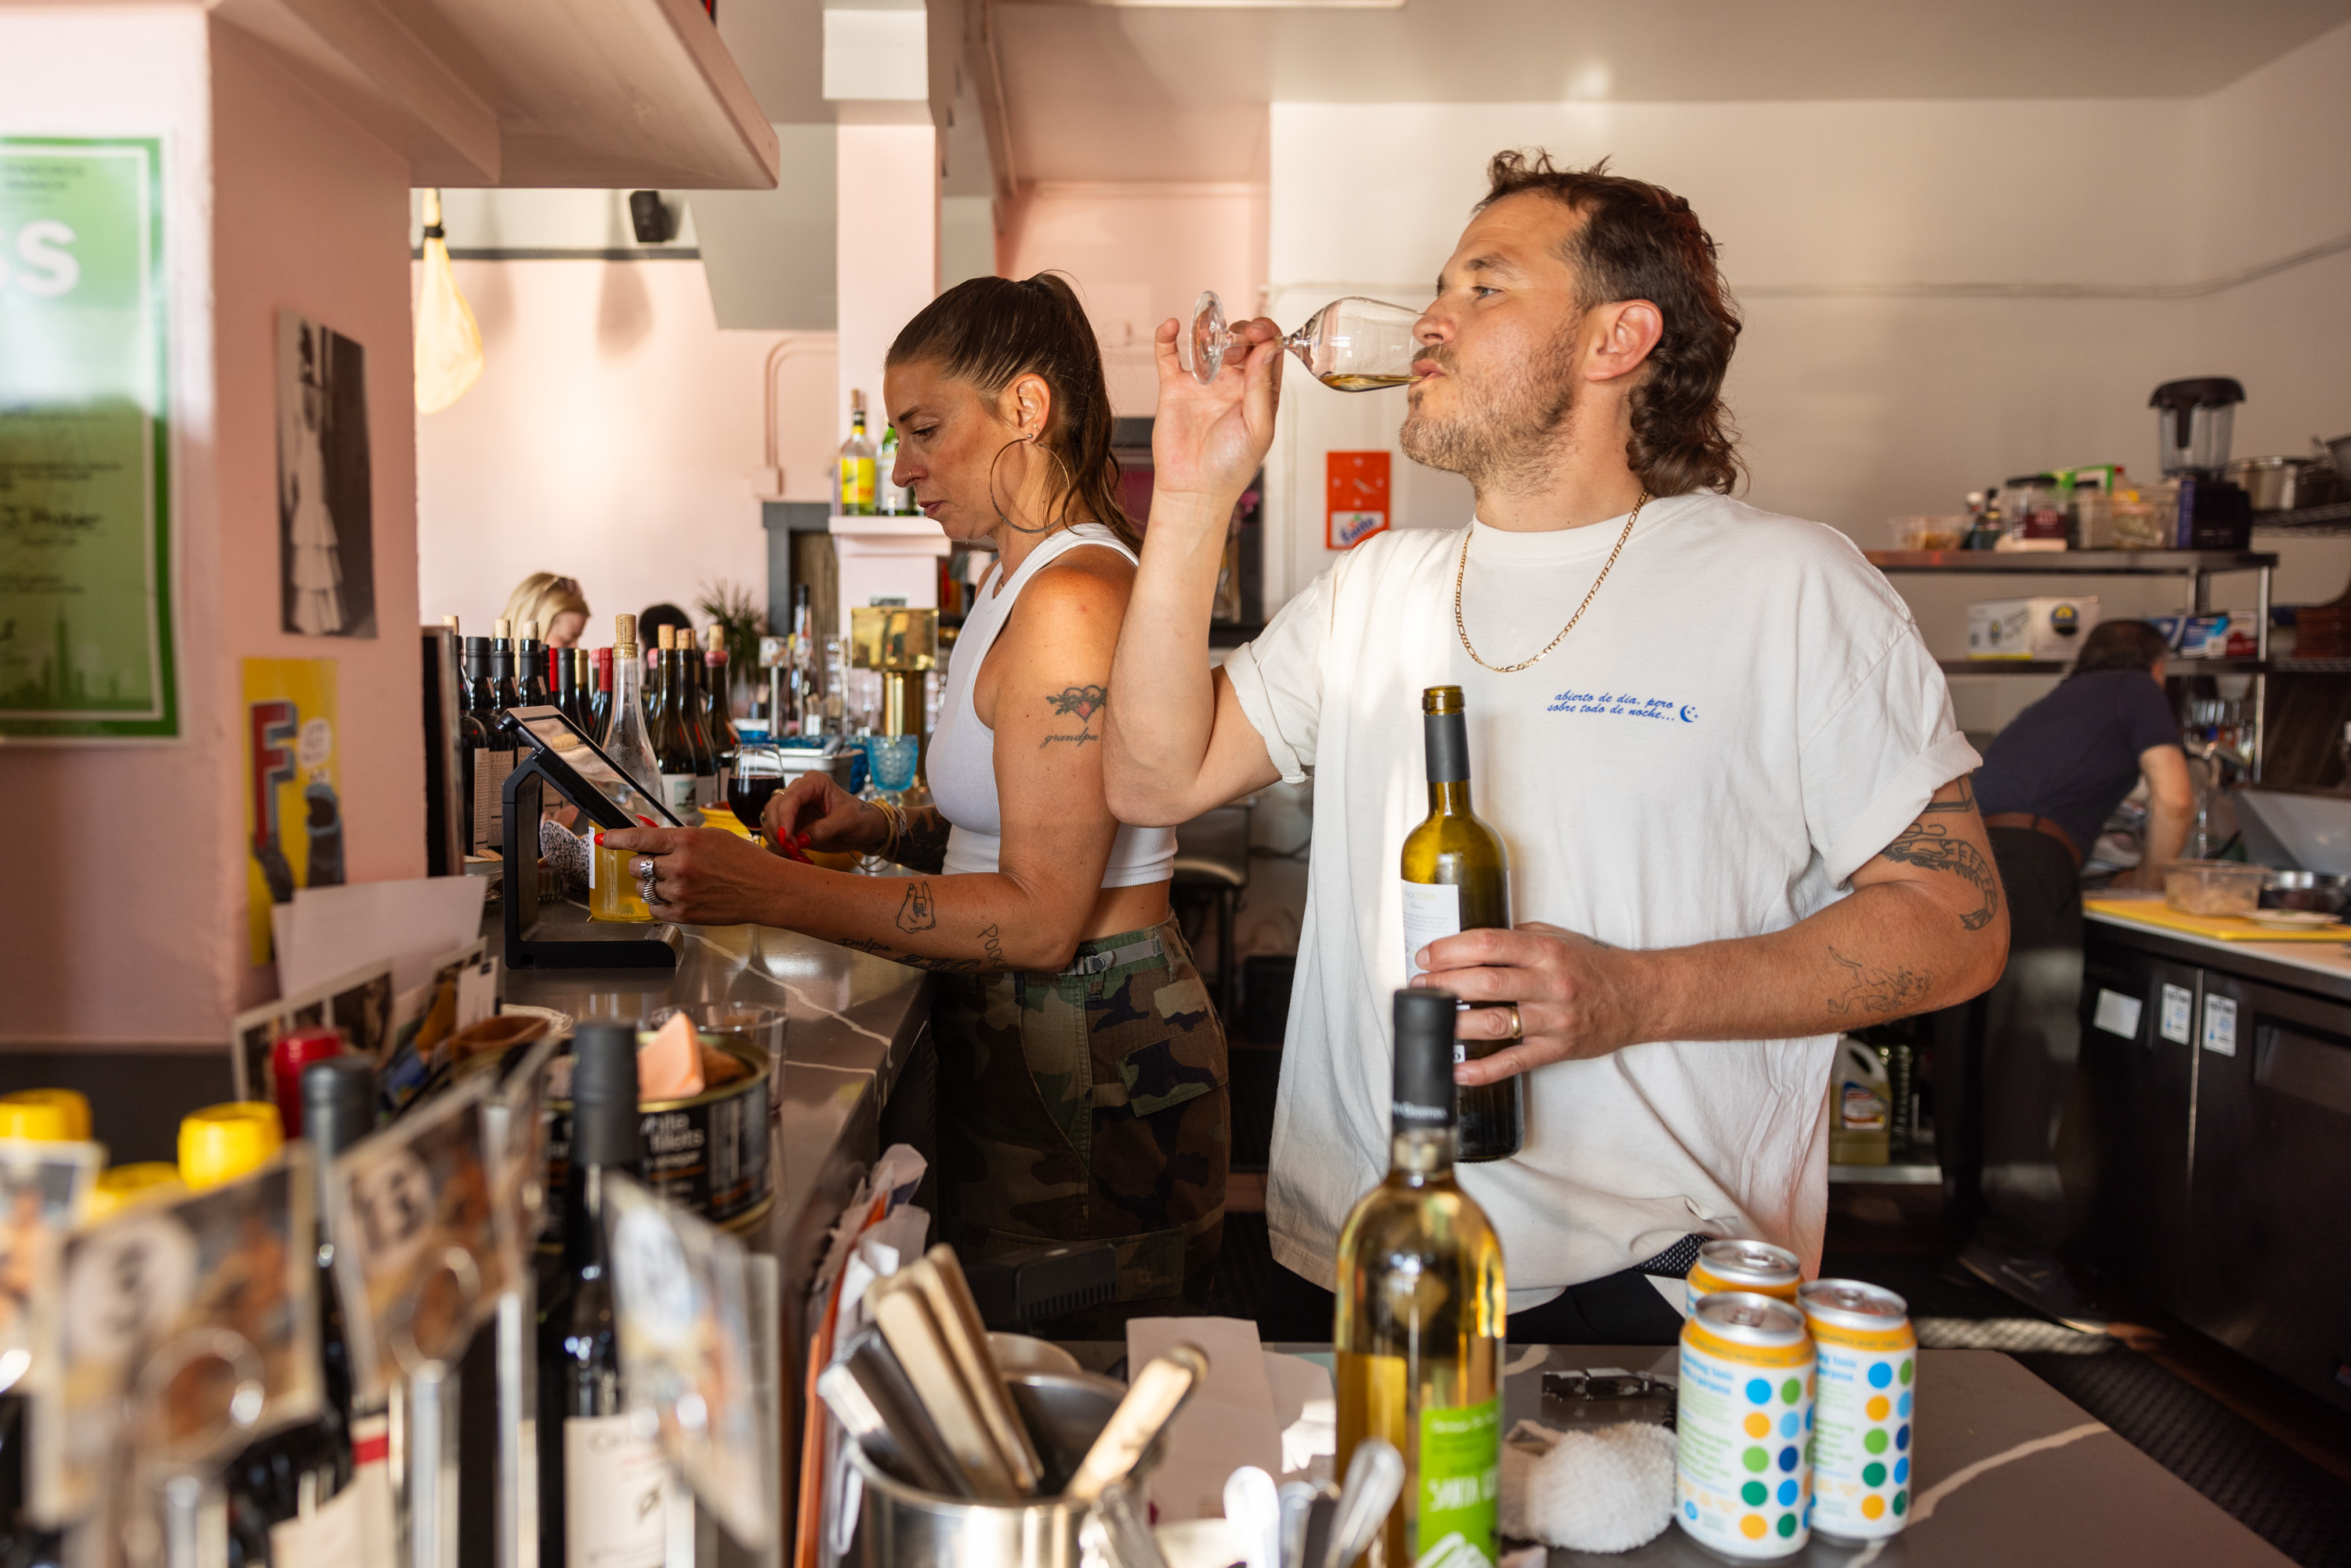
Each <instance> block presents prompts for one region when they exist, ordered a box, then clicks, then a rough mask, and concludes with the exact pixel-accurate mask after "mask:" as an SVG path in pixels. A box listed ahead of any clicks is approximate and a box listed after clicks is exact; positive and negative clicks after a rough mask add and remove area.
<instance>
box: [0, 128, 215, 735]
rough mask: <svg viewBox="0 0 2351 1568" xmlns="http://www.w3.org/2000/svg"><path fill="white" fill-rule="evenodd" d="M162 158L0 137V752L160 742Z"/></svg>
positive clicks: (166, 606) (175, 725)
mask: <svg viewBox="0 0 2351 1568" xmlns="http://www.w3.org/2000/svg"><path fill="white" fill-rule="evenodd" d="M170 338H171V333H170V321H169V311H168V308H167V306H166V302H165V298H164V277H163V181H162V142H161V141H159V140H157V139H155V138H152V137H104V138H61V137H0V737H5V738H6V739H9V740H16V739H51V740H75V739H81V740H129V739H170V738H173V737H177V736H178V735H179V733H180V700H179V671H178V667H177V663H176V661H175V659H174V657H173V652H174V650H173V643H172V604H173V584H172V486H171V467H170V463H169V419H168V409H169V396H170V386H171V382H170V377H169V363H168V351H169V346H170Z"/></svg>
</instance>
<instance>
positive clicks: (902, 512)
mask: <svg viewBox="0 0 2351 1568" xmlns="http://www.w3.org/2000/svg"><path fill="white" fill-rule="evenodd" d="M897 471H898V427H897V426H896V425H894V424H888V425H884V426H883V427H882V455H881V456H880V457H879V458H877V459H875V461H874V467H873V483H874V486H875V487H876V488H877V489H878V490H879V492H880V495H881V507H882V511H883V514H884V515H885V516H888V517H905V516H907V515H908V514H910V513H912V512H913V511H914V491H912V490H907V489H901V488H900V487H899V486H898V485H897V484H896V483H895V482H894V481H893V479H892V478H891V477H890V476H892V475H893V474H894V473H896V472H897Z"/></svg>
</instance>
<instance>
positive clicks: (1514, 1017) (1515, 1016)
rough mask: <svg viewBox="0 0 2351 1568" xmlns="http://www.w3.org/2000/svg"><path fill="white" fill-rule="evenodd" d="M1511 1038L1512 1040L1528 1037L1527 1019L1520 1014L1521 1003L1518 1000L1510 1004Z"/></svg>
mask: <svg viewBox="0 0 2351 1568" xmlns="http://www.w3.org/2000/svg"><path fill="white" fill-rule="evenodd" d="M1510 1038H1511V1039H1512V1040H1524V1039H1526V1038H1527V1020H1526V1019H1522V1018H1520V1016H1519V1004H1518V1003H1516V1002H1512V1003H1511V1004H1510Z"/></svg>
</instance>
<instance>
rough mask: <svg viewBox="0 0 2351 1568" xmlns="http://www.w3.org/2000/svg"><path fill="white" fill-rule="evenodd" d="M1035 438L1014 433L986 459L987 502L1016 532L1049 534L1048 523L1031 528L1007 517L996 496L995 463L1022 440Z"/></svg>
mask: <svg viewBox="0 0 2351 1568" xmlns="http://www.w3.org/2000/svg"><path fill="white" fill-rule="evenodd" d="M1036 439H1037V438H1036V437H1035V436H1033V435H1016V436H1014V437H1013V438H1012V439H1011V440H1009V441H1008V442H1006V443H1005V444H1003V445H1001V446H999V447H998V448H997V449H996V455H995V456H993V457H991V458H989V459H988V460H987V504H988V505H989V506H991V507H995V508H996V520H997V521H998V522H999V523H1002V524H1003V525H1004V526H1005V527H1006V528H1010V529H1011V530H1012V531H1013V532H1014V533H1016V534H1050V533H1051V532H1052V531H1053V525H1052V524H1050V523H1040V524H1039V525H1038V526H1037V527H1035V528H1029V527H1026V526H1024V525H1023V524H1020V523H1016V522H1014V521H1013V520H1012V519H1011V518H1010V517H1008V516H1006V515H1005V511H1004V503H1003V502H1001V501H999V500H998V499H997V498H996V465H998V463H1001V462H1003V461H1004V455H1005V454H1006V453H1008V452H1009V451H1011V450H1012V449H1013V448H1014V447H1016V446H1019V445H1020V444H1022V443H1024V442H1034V441H1035V440H1036ZM1046 450H1047V451H1049V452H1050V451H1051V450H1052V448H1050V447H1047V448H1046Z"/></svg>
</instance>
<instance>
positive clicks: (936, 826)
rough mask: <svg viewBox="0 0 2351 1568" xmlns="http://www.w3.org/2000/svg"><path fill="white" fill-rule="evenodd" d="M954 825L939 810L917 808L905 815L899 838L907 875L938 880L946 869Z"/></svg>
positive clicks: (934, 807)
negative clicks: (913, 873) (926, 875)
mask: <svg viewBox="0 0 2351 1568" xmlns="http://www.w3.org/2000/svg"><path fill="white" fill-rule="evenodd" d="M952 825H953V824H951V823H950V822H948V821H947V820H946V818H945V817H943V816H941V815H939V809H938V808H937V807H936V806H917V807H915V808H914V810H911V811H908V812H907V813H906V825H905V827H904V829H903V830H902V831H900V832H899V834H898V854H897V860H898V863H899V864H900V865H902V866H904V867H905V868H906V869H907V870H908V871H921V872H928V873H931V874H932V875H933V876H937V875H939V874H940V873H943V872H945V871H946V869H947V832H948V831H949V829H950V828H951V827H952Z"/></svg>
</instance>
